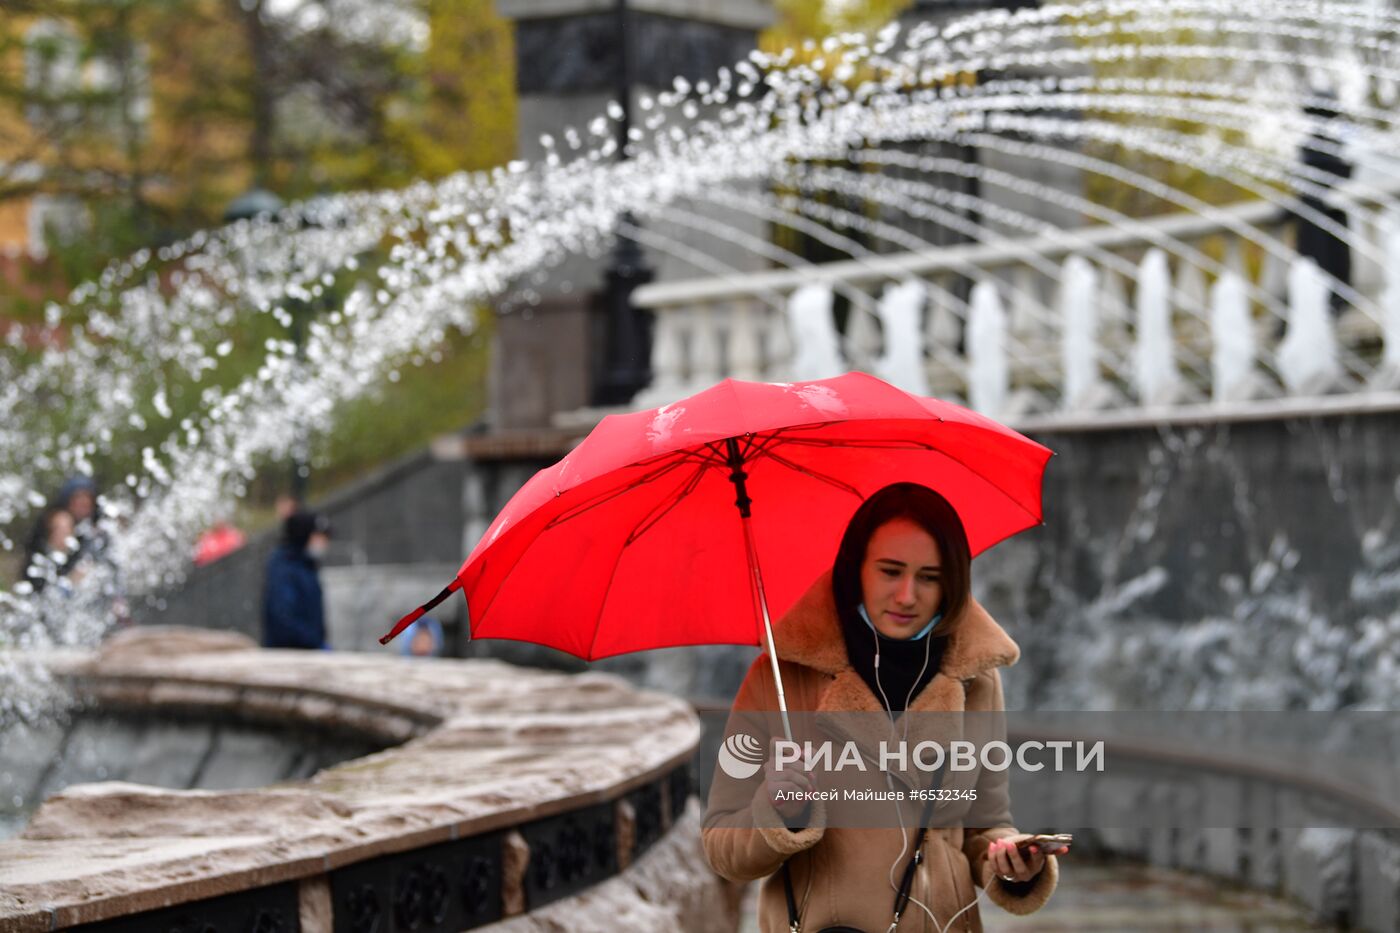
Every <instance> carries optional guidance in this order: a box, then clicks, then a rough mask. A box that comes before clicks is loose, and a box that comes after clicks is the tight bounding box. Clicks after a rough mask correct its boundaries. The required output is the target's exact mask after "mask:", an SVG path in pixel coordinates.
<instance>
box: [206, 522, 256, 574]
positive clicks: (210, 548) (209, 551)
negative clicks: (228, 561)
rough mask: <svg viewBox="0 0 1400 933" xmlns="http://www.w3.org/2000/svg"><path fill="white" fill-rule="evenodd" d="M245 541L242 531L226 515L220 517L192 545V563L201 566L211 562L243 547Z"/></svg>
mask: <svg viewBox="0 0 1400 933" xmlns="http://www.w3.org/2000/svg"><path fill="white" fill-rule="evenodd" d="M246 541H247V539H246V538H245V537H244V536H243V532H241V531H239V530H238V528H236V527H235V526H234V524H233V522H231V521H229V519H228V518H227V517H226V516H225V517H220V518H219V520H218V521H216V522H215V523H214V524H213V525H211V526H210V527H209V529H208V530H206V531H205V532H204V533H203V534H202V535H200V536H199V542H198V543H197V544H195V547H194V565H195V566H196V567H203V566H204V565H205V564H212V563H214V561H216V560H218V559H220V558H222V557H227V556H228V555H230V554H232V553H233V552H234V551H236V550H238V549H239V548H241V547H243V545H244V544H245V543H246Z"/></svg>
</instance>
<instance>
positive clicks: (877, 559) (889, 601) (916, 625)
mask: <svg viewBox="0 0 1400 933" xmlns="http://www.w3.org/2000/svg"><path fill="white" fill-rule="evenodd" d="M942 566H943V555H942V554H940V553H939V550H938V542H937V541H935V540H934V539H933V536H932V535H930V534H929V533H928V532H927V531H924V530H923V529H922V528H920V527H919V526H918V525H916V524H914V522H912V521H910V520H909V519H907V518H896V519H893V520H892V521H889V522H886V523H885V524H883V525H881V526H880V527H879V528H877V529H875V534H873V535H871V536H870V543H869V544H868V545H867V546H866V548H865V562H864V563H862V564H861V566H860V585H861V592H862V593H863V594H864V596H865V611H866V612H867V613H869V615H870V621H871V622H873V623H874V625H875V630H876V631H877V632H879V633H880V634H881V635H884V636H886V637H888V638H909V637H911V636H913V635H917V634H918V633H919V631H920V630H922V629H923V627H924V626H925V625H928V623H929V620H931V619H932V618H933V614H934V613H935V612H936V611H938V607H939V605H940V604H941V603H942V602H943V571H942Z"/></svg>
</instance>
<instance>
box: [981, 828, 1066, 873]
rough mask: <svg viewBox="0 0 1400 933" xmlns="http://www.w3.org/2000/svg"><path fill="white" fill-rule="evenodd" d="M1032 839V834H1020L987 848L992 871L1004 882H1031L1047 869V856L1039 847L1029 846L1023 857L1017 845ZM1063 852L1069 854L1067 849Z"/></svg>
mask: <svg viewBox="0 0 1400 933" xmlns="http://www.w3.org/2000/svg"><path fill="white" fill-rule="evenodd" d="M1029 838H1031V834H1030V833H1018V834H1016V835H1015V836H1007V837H1005V838H1003V839H998V840H996V841H995V842H993V843H992V844H991V845H990V846H989V847H988V848H987V859H988V860H989V861H990V862H991V863H992V871H994V872H996V873H997V876H998V877H999V878H1001V880H1003V881H1030V880H1031V879H1032V878H1034V877H1035V876H1036V875H1038V874H1040V870H1041V869H1042V868H1044V867H1045V854H1044V853H1043V852H1041V851H1040V849H1039V847H1038V846H1029V847H1028V848H1027V849H1026V852H1025V854H1024V855H1023V854H1022V853H1021V852H1020V850H1018V849H1017V848H1016V843H1018V842H1020V841H1021V840H1023V839H1029ZM1063 851H1065V852H1068V851H1069V849H1068V848H1066V849H1064V850H1063Z"/></svg>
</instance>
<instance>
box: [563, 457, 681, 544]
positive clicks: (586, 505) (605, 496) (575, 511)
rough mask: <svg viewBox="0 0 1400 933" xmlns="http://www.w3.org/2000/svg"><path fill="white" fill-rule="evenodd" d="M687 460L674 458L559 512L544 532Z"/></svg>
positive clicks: (658, 477) (672, 469) (661, 475)
mask: <svg viewBox="0 0 1400 933" xmlns="http://www.w3.org/2000/svg"><path fill="white" fill-rule="evenodd" d="M687 460H688V458H686V457H676V458H675V459H673V460H671V461H670V462H669V463H667V464H666V465H665V466H663V467H661V468H660V469H658V470H654V471H652V472H650V473H647V474H645V475H644V476H639V477H637V478H636V479H635V480H631V481H629V482H627V483H624V484H623V485H621V486H618V487H616V488H613V489H609V490H607V491H606V492H600V493H598V494H597V495H595V496H594V497H593V498H591V499H588V500H586V501H584V502H580V503H578V504H577V505H574V506H570V507H569V508H568V509H566V510H565V511H563V512H560V513H559V514H558V515H556V516H554V517H553V518H551V519H550V520H549V522H548V523H547V524H546V525H545V526H544V527H545V530H548V529H550V528H554V527H555V526H557V525H562V524H563V523H564V522H567V521H569V520H570V519H572V518H577V517H578V516H580V515H582V514H583V513H584V512H587V511H589V510H591V509H594V508H597V507H598V506H600V505H604V504H605V503H608V502H611V501H612V500H613V499H616V498H617V497H618V496H620V495H623V494H624V493H627V492H631V491H632V490H633V489H636V488H637V487H638V486H643V485H645V484H647V483H650V482H652V481H654V480H658V479H660V478H661V477H663V476H665V475H666V474H667V473H670V472H672V471H674V470H678V469H680V468H681V467H683V466H685V464H686V462H687Z"/></svg>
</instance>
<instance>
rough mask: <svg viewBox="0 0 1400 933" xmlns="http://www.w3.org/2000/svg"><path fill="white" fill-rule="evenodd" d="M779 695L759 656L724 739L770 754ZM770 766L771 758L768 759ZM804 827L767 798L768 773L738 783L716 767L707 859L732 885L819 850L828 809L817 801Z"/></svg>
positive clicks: (708, 818) (706, 835)
mask: <svg viewBox="0 0 1400 933" xmlns="http://www.w3.org/2000/svg"><path fill="white" fill-rule="evenodd" d="M776 706H777V692H776V691H775V689H774V687H773V675H772V670H771V668H770V666H769V661H768V656H767V655H762V656H760V657H759V658H758V659H757V660H756V661H755V662H754V664H753V666H752V667H750V668H749V673H748V675H747V676H746V677H745V678H744V683H743V685H742V686H741V687H740V688H739V694H738V696H737V697H735V700H734V708H733V710H731V712H730V716H729V722H728V724H727V725H726V727H725V732H724V734H725V736H726V738H727V737H729V736H733V735H736V734H739V733H747V734H749V735H752V736H753V737H754V738H755V739H757V740H758V742H759V744H760V746H761V747H762V748H763V749H764V750H765V755H766V754H767V750H768V749H769V748H771V746H772V740H773V736H774V735H775V734H776V735H779V736H780V735H781V727H779V728H778V730H776V731H775V730H774V729H773V728H772V721H773V720H774V719H775V718H776V714H771V710H773V709H775V708H776ZM765 761H766V758H765ZM797 822H799V823H800V826H799V828H795V829H794V828H789V827H788V826H787V825H785V823H784V821H783V817H782V816H781V815H780V814H779V813H778V811H777V809H776V808H775V807H774V806H773V802H772V801H771V800H770V799H769V798H768V794H767V789H766V786H765V784H764V779H763V769H762V768H760V769H759V771H758V773H757V774H755V775H753V776H752V777H750V778H747V779H745V780H736V779H733V778H731V777H729V776H728V775H726V774H725V773H724V772H723V771H722V770H721V769H720V768H716V770H715V776H714V780H713V781H712V782H711V785H710V800H709V806H708V807H707V809H706V811H705V820H704V825H703V829H702V830H701V839H702V841H703V843H704V847H705V858H706V859H707V860H708V861H709V863H710V867H711V868H713V869H714V870H715V872H716V873H717V874H719V875H720V876H721V877H724V878H727V879H729V880H730V881H736V882H745V881H754V880H756V879H759V878H766V877H767V876H769V875H771V874H773V873H774V872H776V871H777V870H778V869H779V868H781V867H782V865H783V862H785V861H787V859H789V858H790V857H792V856H794V855H797V854H798V853H800V852H804V851H806V850H807V849H810V848H811V847H812V846H814V845H816V844H817V843H818V842H819V841H820V840H821V838H822V835H823V834H824V833H825V832H826V809H825V807H824V806H823V805H822V803H821V801H814V802H813V803H812V804H811V805H810V808H809V809H808V811H807V813H806V815H805V816H803V817H802V818H800V820H798V821H797Z"/></svg>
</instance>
